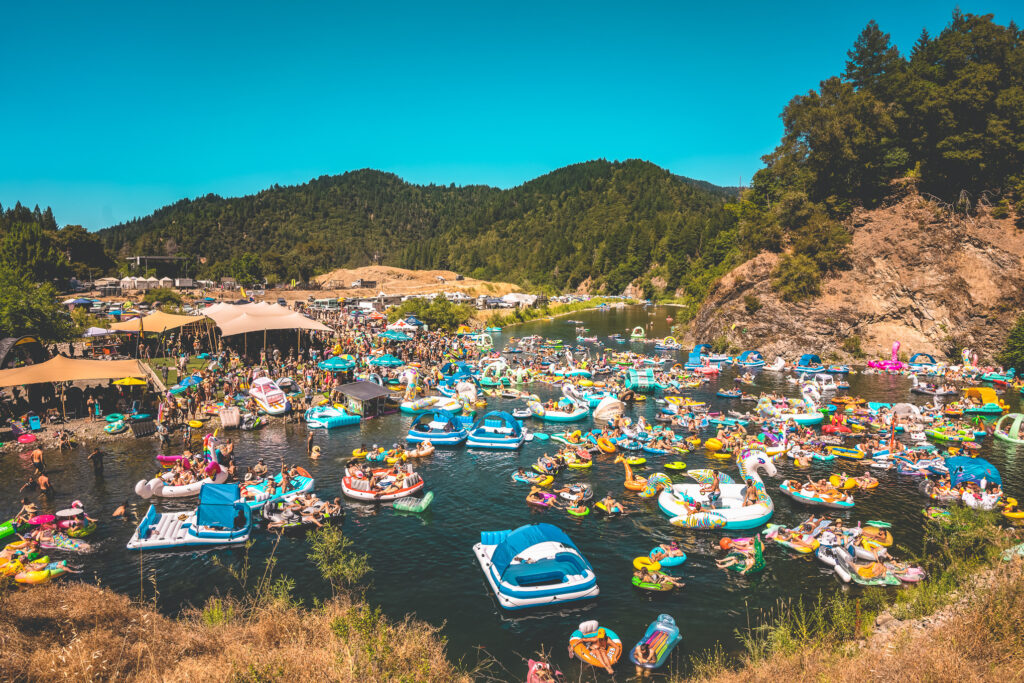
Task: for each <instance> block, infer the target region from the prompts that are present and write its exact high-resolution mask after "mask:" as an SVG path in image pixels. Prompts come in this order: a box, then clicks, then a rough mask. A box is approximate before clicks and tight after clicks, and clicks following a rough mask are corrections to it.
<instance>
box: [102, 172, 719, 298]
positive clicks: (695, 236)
mask: <svg viewBox="0 0 1024 683" xmlns="http://www.w3.org/2000/svg"><path fill="white" fill-rule="evenodd" d="M735 196H736V194H735V191H733V190H728V189H723V188H717V187H715V186H713V185H710V184H708V183H701V182H697V181H691V180H688V179H686V178H681V177H679V176H675V175H672V174H671V173H669V172H668V171H665V170H664V169H661V168H659V167H657V166H655V165H653V164H650V163H647V162H643V161H626V162H623V163H613V162H607V161H591V162H587V163H581V164H576V165H573V166H568V167H566V168H562V169H559V170H557V171H555V172H553V173H549V174H547V175H545V176H542V177H540V178H537V179H535V180H532V181H530V182H527V183H525V184H523V185H521V186H519V187H516V188H513V189H509V190H500V189H496V188H491V187H483V186H469V187H455V186H447V187H445V186H436V185H430V186H417V185H412V184H409V183H406V182H404V181H402V180H401V179H399V178H398V177H396V176H394V175H392V174H389V173H382V172H379V171H372V170H361V171H353V172H350V173H345V174H343V175H340V176H329V177H328V176H325V177H321V178H318V179H316V180H313V181H311V182H309V183H306V184H304V185H297V186H292V187H277V186H275V187H273V188H270V189H268V190H265V191H263V192H260V193H259V194H256V195H251V196H247V197H239V198H232V199H225V198H222V197H217V196H214V195H208V196H206V197H201V198H199V199H195V200H183V201H181V202H178V203H177V204H174V205H172V206H168V207H165V208H163V209H160V210H159V211H157V212H155V213H154V214H153V215H151V216H148V217H146V218H142V219H139V220H136V221H132V222H130V223H125V224H123V225H118V226H115V227H112V228H109V229H107V230H104V231H102V232H101V233H100V235H101V236H102V238H103V240H104V241H105V242H106V244H107V245H109V246H110V247H111V248H112V249H116V250H124V251H130V252H132V253H146V254H165V253H166V254H191V255H196V256H201V257H203V258H204V259H205V260H206V270H205V272H206V274H207V275H210V276H218V275H233V276H236V277H237V276H239V275H241V276H242V278H243V279H249V276H260V277H263V276H270V278H271V279H272V280H275V279H276V280H277V281H287V280H291V279H296V280H307V279H308V278H309V277H310V276H311V275H312V274H315V273H317V272H322V271H325V270H329V269H331V268H336V267H343V266H360V265H366V264H368V263H371V262H372V261H373V259H374V257H377V258H379V259H380V261H381V262H383V263H387V264H389V265H396V266H402V267H408V268H448V269H452V270H456V271H459V272H462V273H465V274H467V275H471V276H474V277H481V278H487V279H503V280H512V281H515V282H518V283H521V284H524V285H527V286H533V287H547V288H550V289H559V290H560V289H564V288H567V287H568V288H573V287H576V286H577V285H579V284H580V283H581V282H583V281H584V280H587V279H588V278H592V282H593V287H594V288H595V289H599V288H602V287H603V288H604V289H606V290H607V291H610V292H616V293H617V292H621V291H622V290H623V289H624V288H625V287H626V285H628V284H629V283H630V282H631V281H633V280H634V279H636V278H638V277H641V276H643V275H645V274H647V275H648V278H649V277H650V276H652V275H653V276H657V275H661V277H662V278H664V281H665V284H664V286H663V289H664V288H669V289H674V288H675V287H676V286H678V285H679V284H680V283H682V282H684V281H685V280H686V279H688V277H689V276H691V275H693V274H694V273H699V272H703V270H704V269H705V268H707V267H708V266H710V265H713V264H717V263H719V262H721V261H722V260H723V255H724V254H725V253H726V252H728V251H729V250H730V249H731V246H732V235H731V233H730V232H729V231H730V228H731V227H732V225H733V224H734V222H735V219H734V217H733V216H732V214H731V213H729V212H727V211H726V210H725V204H726V202H727V201H729V200H731V199H734V198H735ZM255 253H258V254H259V257H258V258H253V257H252V254H255ZM652 264H657V266H658V268H657V270H656V271H655V272H653V273H648V271H649V270H650V269H651V265H652ZM254 271H256V272H254ZM648 281H649V280H648Z"/></svg>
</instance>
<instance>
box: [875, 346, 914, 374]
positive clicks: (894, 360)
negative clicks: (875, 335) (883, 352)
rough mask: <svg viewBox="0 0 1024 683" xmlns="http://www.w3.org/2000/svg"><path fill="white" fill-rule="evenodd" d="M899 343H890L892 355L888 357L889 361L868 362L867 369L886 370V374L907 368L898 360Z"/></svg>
mask: <svg viewBox="0 0 1024 683" xmlns="http://www.w3.org/2000/svg"><path fill="white" fill-rule="evenodd" d="M899 353H900V343H899V342H898V341H894V342H893V343H892V354H891V355H890V356H889V360H869V361H868V367H869V368H878V369H879V370H886V371H888V372H899V371H901V370H903V369H905V368H906V367H907V366H906V365H905V364H904V363H903V361H901V360H899Z"/></svg>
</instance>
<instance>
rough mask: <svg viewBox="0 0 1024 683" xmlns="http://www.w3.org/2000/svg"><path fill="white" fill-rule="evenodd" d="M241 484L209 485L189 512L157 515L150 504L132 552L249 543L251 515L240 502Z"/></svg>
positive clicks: (202, 490)
mask: <svg viewBox="0 0 1024 683" xmlns="http://www.w3.org/2000/svg"><path fill="white" fill-rule="evenodd" d="M238 496H239V488H238V484H206V485H204V486H203V487H202V489H200V491H199V507H197V508H196V509H195V510H189V511H186V512H163V513H160V512H157V511H156V506H155V505H150V506H149V510H148V511H147V512H146V516H145V517H143V518H142V522H140V523H139V526H138V528H137V529H135V533H134V534H132V537H131V539H129V541H128V549H129V550H167V549H171V548H186V547H194V546H217V545H235V544H238V543H245V542H246V541H247V540H249V534H250V532H251V531H252V512H251V511H250V510H249V507H248V506H247V505H244V504H243V503H241V502H239V501H238Z"/></svg>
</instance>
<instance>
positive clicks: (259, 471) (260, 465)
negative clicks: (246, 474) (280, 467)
mask: <svg viewBox="0 0 1024 683" xmlns="http://www.w3.org/2000/svg"><path fill="white" fill-rule="evenodd" d="M252 474H253V476H254V477H257V478H262V477H265V476H267V465H266V463H265V462H263V458H260V459H259V460H257V461H256V464H255V465H253V468H252Z"/></svg>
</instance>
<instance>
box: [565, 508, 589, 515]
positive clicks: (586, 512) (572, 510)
mask: <svg viewBox="0 0 1024 683" xmlns="http://www.w3.org/2000/svg"><path fill="white" fill-rule="evenodd" d="M565 511H566V512H568V513H569V514H570V515H573V516H575V517H586V516H587V515H589V514H590V508H588V507H587V506H585V505H583V506H581V507H579V508H566V509H565Z"/></svg>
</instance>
